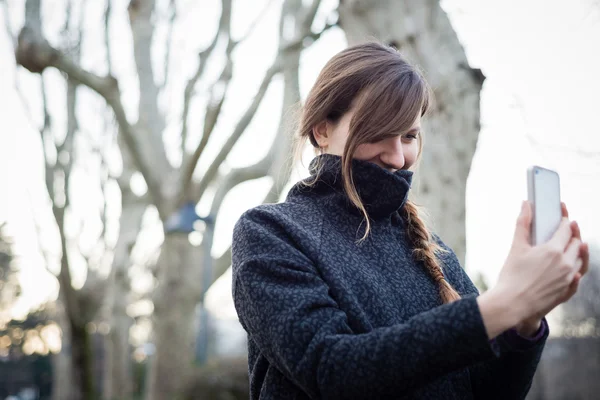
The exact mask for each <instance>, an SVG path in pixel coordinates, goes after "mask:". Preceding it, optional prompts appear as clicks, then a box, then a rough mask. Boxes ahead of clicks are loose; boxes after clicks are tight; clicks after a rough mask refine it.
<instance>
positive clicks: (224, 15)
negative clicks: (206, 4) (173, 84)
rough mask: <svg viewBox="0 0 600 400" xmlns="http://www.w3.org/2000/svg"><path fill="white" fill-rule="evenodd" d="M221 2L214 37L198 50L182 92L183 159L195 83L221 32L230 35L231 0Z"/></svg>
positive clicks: (229, 36) (202, 71)
mask: <svg viewBox="0 0 600 400" xmlns="http://www.w3.org/2000/svg"><path fill="white" fill-rule="evenodd" d="M221 4H222V6H221V7H222V12H221V18H220V20H219V28H218V29H217V33H216V34H215V37H214V38H213V40H212V42H211V43H210V45H209V46H208V47H207V48H206V49H204V50H203V51H202V52H200V54H199V60H198V69H197V70H196V73H195V74H194V76H193V77H192V78H191V79H190V80H189V81H188V83H187V84H186V86H185V91H184V94H183V114H182V116H181V123H182V126H181V155H182V157H183V159H185V156H184V155H185V154H186V151H185V144H186V142H187V135H188V125H187V121H188V114H189V111H190V103H191V100H192V96H193V94H194V88H195V87H196V83H198V80H199V79H200V77H201V76H202V74H203V73H204V68H205V67H206V62H207V61H208V59H209V57H210V56H211V54H212V52H213V50H214V49H215V47H216V46H217V42H218V41H219V37H220V36H221V35H223V34H227V35H228V38H229V40H231V35H230V34H229V30H230V24H231V0H222V2H221ZM228 47H229V46H228ZM182 164H183V163H182ZM184 175H185V174H184Z"/></svg>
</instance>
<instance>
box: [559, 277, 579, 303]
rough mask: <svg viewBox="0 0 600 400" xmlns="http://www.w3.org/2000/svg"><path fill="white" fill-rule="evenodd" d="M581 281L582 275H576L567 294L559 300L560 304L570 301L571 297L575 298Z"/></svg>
mask: <svg viewBox="0 0 600 400" xmlns="http://www.w3.org/2000/svg"><path fill="white" fill-rule="evenodd" d="M580 280H581V274H579V273H577V274H575V276H574V277H573V280H572V281H571V284H570V285H569V288H568V289H567V291H566V293H565V294H564V295H563V296H561V298H560V300H559V302H560V303H564V302H565V301H568V300H569V299H570V298H571V297H573V295H574V294H575V293H577V289H578V288H579V281H580ZM560 303H559V304H560Z"/></svg>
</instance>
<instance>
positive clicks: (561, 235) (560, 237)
mask: <svg viewBox="0 0 600 400" xmlns="http://www.w3.org/2000/svg"><path fill="white" fill-rule="evenodd" d="M572 237H573V231H572V229H571V223H570V222H569V219H568V218H565V217H563V219H562V221H560V225H559V226H558V229H557V230H556V232H554V235H552V238H551V239H550V241H549V242H548V243H549V244H550V246H552V247H556V248H557V249H560V250H564V249H565V248H566V247H567V244H568V243H569V241H570V240H571V238H572Z"/></svg>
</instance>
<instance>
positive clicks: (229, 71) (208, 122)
mask: <svg viewBox="0 0 600 400" xmlns="http://www.w3.org/2000/svg"><path fill="white" fill-rule="evenodd" d="M272 2H273V0H270V1H268V2H267V4H266V6H265V7H264V8H263V10H262V11H261V12H260V13H259V15H258V17H257V18H256V19H255V20H254V22H253V23H252V24H251V26H250V28H249V29H248V31H247V32H246V34H245V35H243V36H242V38H241V39H239V40H237V41H234V40H233V39H232V38H231V35H230V36H229V42H228V43H227V49H226V53H225V56H226V62H225V66H224V67H223V71H222V72H221V76H220V77H219V79H218V80H217V81H216V82H215V83H214V84H213V85H212V87H211V90H210V92H211V98H210V99H209V101H208V104H207V106H206V112H205V116H204V130H203V133H202V138H201V139H200V143H199V144H198V146H197V147H196V150H195V151H194V153H192V155H191V157H184V158H183V162H182V171H183V172H182V174H181V185H180V193H181V196H180V197H182V198H185V196H187V194H188V193H187V190H188V188H189V187H190V182H191V180H192V176H193V174H194V170H195V169H196V165H197V164H198V160H200V157H201V156H202V153H203V151H204V149H205V148H206V146H207V144H208V141H209V139H210V136H211V134H212V132H213V130H214V127H215V126H216V124H217V120H218V118H219V116H220V114H221V108H222V106H223V103H224V101H225V98H226V97H227V92H228V89H229V83H230V82H231V78H232V75H233V59H232V54H233V50H234V49H235V47H236V46H237V45H238V44H240V43H242V42H243V41H244V40H245V39H246V38H248V37H249V36H250V34H251V33H252V31H253V29H254V27H255V26H256V25H257V24H258V22H259V21H260V20H261V19H262V17H263V16H264V15H265V14H266V10H267V9H268V8H269V7H270V5H271V3H272ZM215 87H217V91H216V93H215ZM184 154H185V153H184Z"/></svg>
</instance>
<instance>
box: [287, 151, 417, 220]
mask: <svg viewBox="0 0 600 400" xmlns="http://www.w3.org/2000/svg"><path fill="white" fill-rule="evenodd" d="M341 161H342V157H341V156H338V155H334V154H328V153H326V154H321V155H319V156H317V157H315V158H314V159H313V160H312V161H311V162H310V165H309V167H308V170H309V172H310V175H311V176H310V177H309V178H307V180H308V181H313V180H314V178H315V175H316V174H317V167H318V165H319V164H321V174H320V175H319V178H318V180H317V182H316V183H315V185H314V186H313V187H305V186H303V185H302V184H301V182H299V183H297V184H296V185H294V188H293V189H292V190H291V191H290V193H292V195H293V194H294V193H295V192H296V191H300V192H306V191H311V192H315V193H327V194H329V193H331V194H333V195H334V198H335V201H336V203H338V204H343V205H345V206H346V207H348V209H349V210H351V211H353V212H358V213H360V210H359V209H358V208H356V207H355V206H354V205H353V204H352V203H351V202H350V200H349V199H348V196H347V195H346V193H345V191H344V184H343V181H342V169H341ZM352 176H353V179H354V185H355V187H356V190H357V192H358V194H359V196H360V198H361V200H362V201H363V204H364V205H365V208H366V209H367V213H368V214H369V216H370V217H372V218H377V217H385V216H389V215H391V214H393V213H394V212H396V211H398V210H399V209H400V208H402V206H404V204H405V203H406V200H407V198H408V192H409V190H410V186H411V182H412V176H413V172H412V171H408V170H402V169H401V170H397V171H395V172H391V171H388V170H386V169H385V168H382V167H380V166H379V165H377V164H375V163H372V162H370V161H364V160H358V159H352Z"/></svg>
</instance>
